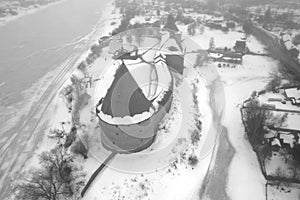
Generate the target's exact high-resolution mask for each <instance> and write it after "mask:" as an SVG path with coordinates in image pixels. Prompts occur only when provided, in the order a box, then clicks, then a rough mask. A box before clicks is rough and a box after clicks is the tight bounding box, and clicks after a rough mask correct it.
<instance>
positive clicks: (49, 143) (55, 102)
mask: <svg viewBox="0 0 300 200" xmlns="http://www.w3.org/2000/svg"><path fill="white" fill-rule="evenodd" d="M112 10H114V7H113V6H112V5H109V6H107V7H106V10H105V11H104V13H103V16H105V17H103V20H100V21H102V27H101V29H99V30H97V32H96V33H97V34H95V35H93V37H94V38H88V39H89V41H92V42H97V41H98V39H99V37H101V36H104V35H108V34H109V33H110V32H111V31H112V30H113V29H114V28H115V26H111V24H110V22H111V21H113V20H116V19H117V18H118V19H119V16H120V15H119V14H114V15H110V13H111V12H112ZM106 16H108V18H106ZM101 30H102V31H101ZM87 37H91V36H90V35H89V36H87ZM91 45H92V44H91ZM88 54H89V52H85V53H84V54H82V55H81V56H80V57H78V58H76V60H77V62H72V63H70V62H69V60H68V61H66V62H65V63H64V64H63V65H62V66H60V67H58V68H57V69H56V70H54V71H51V72H49V73H48V74H47V75H46V76H45V77H44V78H42V79H41V81H39V82H38V83H36V84H35V85H33V86H32V88H31V89H30V91H26V92H24V94H26V95H28V97H30V99H34V98H32V96H33V95H34V96H35V97H36V99H40V98H41V97H43V98H41V100H40V101H39V102H34V101H33V102H31V103H30V106H31V105H34V104H35V105H36V107H37V109H39V110H37V113H34V114H35V115H34V116H33V118H34V119H35V118H37V122H35V123H37V124H36V125H35V124H30V125H31V126H34V127H35V126H36V127H35V128H34V130H35V133H34V135H33V136H32V137H30V138H29V140H28V141H26V140H25V139H24V141H23V142H24V143H26V149H23V150H22V152H23V153H22V154H21V155H16V156H17V158H18V163H16V164H15V165H14V169H16V170H18V171H16V170H13V171H12V172H11V173H10V174H8V175H9V176H14V177H15V175H17V174H18V172H19V171H21V170H28V169H29V168H31V167H32V166H34V167H37V166H39V164H38V155H39V154H40V153H41V152H43V151H48V150H50V149H52V148H53V147H54V146H55V145H56V143H57V141H56V140H53V139H49V138H48V136H47V135H48V133H49V131H50V130H54V129H62V122H64V123H65V124H64V125H63V128H64V129H65V130H66V131H68V130H69V129H70V127H71V115H70V113H69V112H68V109H67V107H66V105H65V102H64V101H63V99H62V98H61V97H60V94H59V91H60V90H61V89H62V88H64V87H66V86H67V85H70V83H71V81H70V77H71V75H72V74H78V70H76V66H77V65H78V64H79V63H80V62H81V61H82V60H84V59H85V58H86V57H87V55H88ZM53 77H56V78H55V81H54V82H53V81H51V80H52V79H53ZM41 85H43V86H44V85H45V87H46V89H44V88H41ZM49 85H50V86H51V87H50V86H49ZM47 87H48V88H47ZM47 89H49V91H48V93H47V94H46V95H45V94H44V91H45V90H47ZM50 89H51V90H50ZM26 95H25V99H26V98H27V96H26ZM36 99H35V100H36ZM37 103H38V104H37ZM39 104H41V105H39ZM19 112H20V113H19V114H20V115H21V114H22V113H23V112H25V113H26V112H29V113H31V111H30V110H28V108H27V107H26V108H21V109H19ZM30 116H31V115H30ZM10 124H11V125H15V124H14V122H13V121H12V122H9V123H7V126H8V128H9V125H10ZM25 125H26V124H25ZM2 128H6V127H2ZM8 128H7V129H8ZM27 129H28V128H26V129H25V130H27ZM25 130H24V131H25ZM37 133H38V134H37ZM24 135H25V134H24ZM12 139H13V138H12ZM3 140H4V141H5V138H2V139H1V141H0V142H2V141H3ZM20 146H21V144H20ZM3 147H4V146H3ZM27 147H28V148H27ZM32 150H34V151H33V152H32ZM3 156H5V155H3ZM10 162H11V160H7V164H5V163H4V162H3V163H2V164H3V165H2V166H3V168H1V170H7V169H6V168H8V167H10ZM4 168H5V169H4ZM16 177H17V176H16ZM4 178H6V177H5V176H3V177H1V181H3V180H5V179H4Z"/></svg>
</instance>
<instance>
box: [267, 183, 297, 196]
mask: <svg viewBox="0 0 300 200" xmlns="http://www.w3.org/2000/svg"><path fill="white" fill-rule="evenodd" d="M267 191H268V199H271V200H283V199H288V200H292V199H293V200H294V199H295V200H297V199H300V186H299V184H298V185H297V184H289V185H284V184H280V185H279V186H278V185H268V188H267Z"/></svg>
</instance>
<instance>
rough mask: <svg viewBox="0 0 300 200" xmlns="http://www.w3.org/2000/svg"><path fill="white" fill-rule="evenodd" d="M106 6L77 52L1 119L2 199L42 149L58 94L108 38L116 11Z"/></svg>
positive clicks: (76, 46) (51, 72)
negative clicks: (110, 18) (92, 48)
mask: <svg viewBox="0 0 300 200" xmlns="http://www.w3.org/2000/svg"><path fill="white" fill-rule="evenodd" d="M91 2H95V3H96V1H91ZM65 3H67V1H66V2H65ZM58 5H62V4H57V6H58ZM106 5H107V6H103V5H102V7H101V10H102V12H101V13H99V14H97V15H98V16H99V17H100V16H101V19H100V20H99V19H97V23H96V24H94V25H93V29H92V30H87V31H89V33H88V34H87V35H85V36H84V37H80V39H79V41H80V42H78V41H77V42H75V43H74V44H72V47H73V48H75V51H74V49H73V54H72V55H69V56H68V58H67V59H66V60H65V61H64V62H62V63H60V64H59V66H58V67H57V68H55V69H54V70H50V71H48V72H47V73H46V75H44V76H43V77H42V78H39V81H37V82H35V83H34V84H33V85H32V86H31V87H30V88H29V89H27V90H26V92H24V91H23V98H24V100H22V101H20V102H19V103H18V104H17V105H13V106H12V105H11V106H9V107H8V109H11V110H15V109H16V110H17V111H18V112H13V111H11V113H6V114H10V115H9V116H8V117H7V118H2V119H3V121H2V122H3V123H5V125H4V126H2V127H1V136H2V139H1V141H0V143H1V144H2V146H1V149H0V150H1V168H0V169H1V171H0V172H1V174H3V176H1V178H0V181H1V183H2V184H1V185H2V187H1V190H0V191H1V192H0V197H1V199H5V198H6V197H7V195H8V194H9V193H10V190H11V185H10V183H11V182H12V181H13V180H14V179H15V177H16V176H15V173H16V172H17V173H19V172H20V171H21V170H22V169H23V168H24V167H25V166H26V163H27V161H28V160H29V159H30V158H31V157H32V156H34V155H35V153H36V152H35V150H36V149H37V148H38V147H39V146H40V142H41V141H42V140H43V138H44V137H45V133H46V132H47V131H49V127H50V125H49V123H50V122H51V120H52V119H51V114H52V112H53V111H52V110H53V101H55V99H56V97H57V95H58V91H59V90H60V88H61V87H62V86H63V85H64V83H65V82H66V81H67V80H69V77H70V75H71V74H72V72H73V71H74V69H76V66H77V65H78V64H79V62H81V61H82V60H83V59H85V57H86V56H87V54H88V52H89V47H90V46H91V45H92V44H93V43H94V42H97V41H98V38H99V37H101V36H102V35H103V34H107V33H106V29H109V28H110V27H108V25H110V24H108V20H107V16H109V15H110V13H111V12H112V10H113V9H114V7H113V6H112V5H111V2H106ZM50 9H51V8H50ZM45 10H47V9H45ZM35 14H37V13H35ZM73 45H74V46H73ZM2 106H4V108H6V107H5V105H3V104H2ZM6 109H7V108H6ZM4 111H5V110H4ZM6 111H7V110H6ZM2 114H5V113H1V115H2ZM2 116H3V115H2ZM4 182H5V183H6V184H4Z"/></svg>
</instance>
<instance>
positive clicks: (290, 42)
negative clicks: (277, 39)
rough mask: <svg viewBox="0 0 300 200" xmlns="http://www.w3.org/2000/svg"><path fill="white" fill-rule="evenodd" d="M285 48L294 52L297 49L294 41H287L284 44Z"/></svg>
mask: <svg viewBox="0 0 300 200" xmlns="http://www.w3.org/2000/svg"><path fill="white" fill-rule="evenodd" d="M284 46H285V48H286V49H287V50H292V49H294V48H296V46H295V45H294V44H293V43H292V41H286V42H285V43H284Z"/></svg>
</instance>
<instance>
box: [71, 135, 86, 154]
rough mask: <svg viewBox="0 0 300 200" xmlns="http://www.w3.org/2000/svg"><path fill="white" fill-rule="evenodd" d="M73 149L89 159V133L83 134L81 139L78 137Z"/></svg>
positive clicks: (73, 151)
mask: <svg viewBox="0 0 300 200" xmlns="http://www.w3.org/2000/svg"><path fill="white" fill-rule="evenodd" d="M83 140H85V141H83ZM71 151H72V153H74V154H79V155H82V156H83V158H84V159H87V158H88V152H89V149H88V145H87V135H85V136H83V137H82V138H81V139H77V140H76V142H75V143H74V144H73V145H72V147H71Z"/></svg>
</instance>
